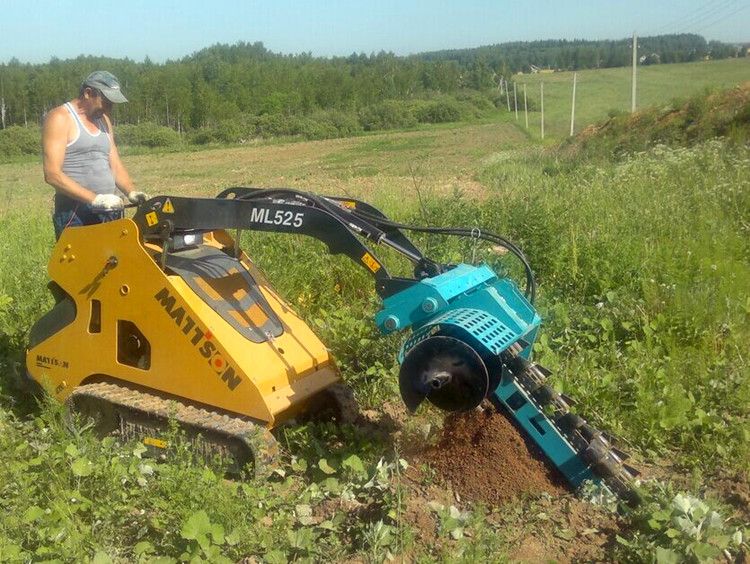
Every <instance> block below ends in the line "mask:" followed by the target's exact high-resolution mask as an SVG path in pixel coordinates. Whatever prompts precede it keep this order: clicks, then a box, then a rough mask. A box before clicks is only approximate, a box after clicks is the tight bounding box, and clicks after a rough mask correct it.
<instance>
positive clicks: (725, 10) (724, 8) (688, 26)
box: [680, 0, 737, 33]
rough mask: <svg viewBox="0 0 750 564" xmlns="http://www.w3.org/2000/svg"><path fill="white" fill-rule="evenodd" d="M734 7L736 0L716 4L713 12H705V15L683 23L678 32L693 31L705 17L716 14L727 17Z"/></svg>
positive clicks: (700, 24) (712, 16)
mask: <svg viewBox="0 0 750 564" xmlns="http://www.w3.org/2000/svg"><path fill="white" fill-rule="evenodd" d="M736 7H737V0H729V1H728V2H724V3H723V4H722V5H720V6H717V8H716V9H715V10H713V12H711V13H709V14H706V15H705V16H702V17H700V18H693V19H691V20H689V21H688V22H686V23H685V24H683V27H682V29H681V30H680V33H684V32H686V31H692V32H693V33H695V29H696V27H697V26H702V25H703V24H704V23H705V21H706V20H707V19H711V18H714V17H716V16H717V15H718V16H719V18H724V17H729V16H730V15H731V13H732V11H733V10H734V9H735V8H736Z"/></svg>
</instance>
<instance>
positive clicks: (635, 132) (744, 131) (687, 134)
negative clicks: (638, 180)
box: [561, 82, 750, 156]
mask: <svg viewBox="0 0 750 564" xmlns="http://www.w3.org/2000/svg"><path fill="white" fill-rule="evenodd" d="M714 137H725V138H727V139H728V140H730V141H732V142H734V143H745V142H747V141H748V139H750V82H745V83H743V84H741V85H738V86H736V87H734V88H731V89H727V90H721V91H717V92H713V93H711V94H702V95H697V96H693V97H691V98H689V99H688V100H686V101H683V102H680V101H674V102H673V103H671V104H667V105H665V106H658V107H653V108H649V109H645V110H641V111H639V112H636V113H635V114H624V115H618V116H615V117H612V118H610V119H609V120H607V121H604V122H602V123H599V124H594V125H590V126H588V127H587V128H585V129H584V130H583V131H581V132H580V133H579V134H578V135H576V136H575V137H573V138H571V139H570V140H568V141H566V142H565V143H564V144H563V145H562V147H561V154H563V155H576V156H591V155H595V154H598V155H622V154H625V153H634V152H637V151H644V150H646V149H648V148H649V147H652V146H654V145H657V144H662V145H669V146H684V147H689V146H692V145H695V144H697V143H701V142H704V141H706V140H708V139H712V138H714Z"/></svg>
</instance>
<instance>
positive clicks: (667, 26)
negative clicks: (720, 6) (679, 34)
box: [654, 0, 727, 32]
mask: <svg viewBox="0 0 750 564" xmlns="http://www.w3.org/2000/svg"><path fill="white" fill-rule="evenodd" d="M725 1H727V0H710V1H709V2H708V3H707V4H703V5H702V6H699V7H698V8H696V9H694V10H690V11H689V12H684V13H683V14H682V15H680V16H678V17H677V18H676V19H675V20H672V21H671V22H669V23H667V24H662V25H660V26H659V27H657V28H655V29H654V31H655V32H661V31H664V30H666V29H674V28H675V27H677V26H680V25H682V23H683V22H684V21H687V20H690V19H691V18H693V17H695V16H696V15H698V14H699V13H703V12H710V11H711V10H712V9H713V6H712V4H716V3H721V2H725Z"/></svg>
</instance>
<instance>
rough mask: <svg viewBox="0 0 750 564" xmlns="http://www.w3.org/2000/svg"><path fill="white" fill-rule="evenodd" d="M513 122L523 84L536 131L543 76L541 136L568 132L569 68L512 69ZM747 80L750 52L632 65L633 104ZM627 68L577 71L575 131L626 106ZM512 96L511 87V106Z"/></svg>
mask: <svg viewBox="0 0 750 564" xmlns="http://www.w3.org/2000/svg"><path fill="white" fill-rule="evenodd" d="M514 80H515V81H516V83H518V88H519V90H518V94H519V96H520V97H519V102H518V103H519V106H518V107H519V123H520V124H521V125H522V126H523V125H524V116H523V87H522V85H523V84H524V83H525V84H526V85H527V87H526V88H527V97H528V99H529V100H530V101H531V102H533V104H534V106H533V107H534V108H535V109H536V110H537V111H535V112H533V113H530V115H529V130H530V131H531V133H532V135H533V136H534V137H535V138H538V137H539V135H540V113H539V111H538V110H539V107H540V105H539V100H540V88H539V84H540V82H544V120H545V136H549V137H551V138H553V139H560V138H561V137H565V136H567V135H568V134H569V133H570V110H571V102H572V89H573V73H572V72H556V73H550V74H546V73H545V74H533V75H532V74H529V75H516V76H515V77H514ZM748 80H750V58H742V59H725V60H721V61H701V62H697V63H681V64H673V65H650V66H639V67H638V82H637V85H638V94H637V105H638V108H639V109H640V108H646V107H650V106H660V105H668V104H670V103H671V102H672V101H673V100H675V99H685V98H689V97H690V96H693V95H695V94H700V93H702V92H703V91H705V90H707V89H724V88H729V87H732V86H734V85H736V84H739V83H741V82H745V81H748ZM630 96H631V69H629V68H623V67H620V68H612V69H598V70H583V71H579V72H578V78H577V84H576V120H575V131H576V132H577V131H580V130H581V129H583V128H584V127H586V126H587V125H589V124H591V123H595V122H598V121H601V120H604V119H606V118H607V115H608V114H609V113H611V112H630ZM512 108H513V98H512V92H511V109H512Z"/></svg>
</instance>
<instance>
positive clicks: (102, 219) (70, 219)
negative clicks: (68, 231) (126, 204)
mask: <svg viewBox="0 0 750 564" xmlns="http://www.w3.org/2000/svg"><path fill="white" fill-rule="evenodd" d="M122 217H123V212H122V210H118V211H109V212H98V211H93V210H92V209H91V206H90V205H89V204H83V203H82V204H79V205H77V206H76V207H75V208H74V209H72V210H61V211H56V212H55V213H54V214H53V215H52V223H53V224H54V226H55V240H58V239H59V238H60V235H61V234H62V232H63V229H65V228H66V227H78V226H81V225H93V224H95V223H106V222H108V221H114V220H115V219H121V218H122Z"/></svg>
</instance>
